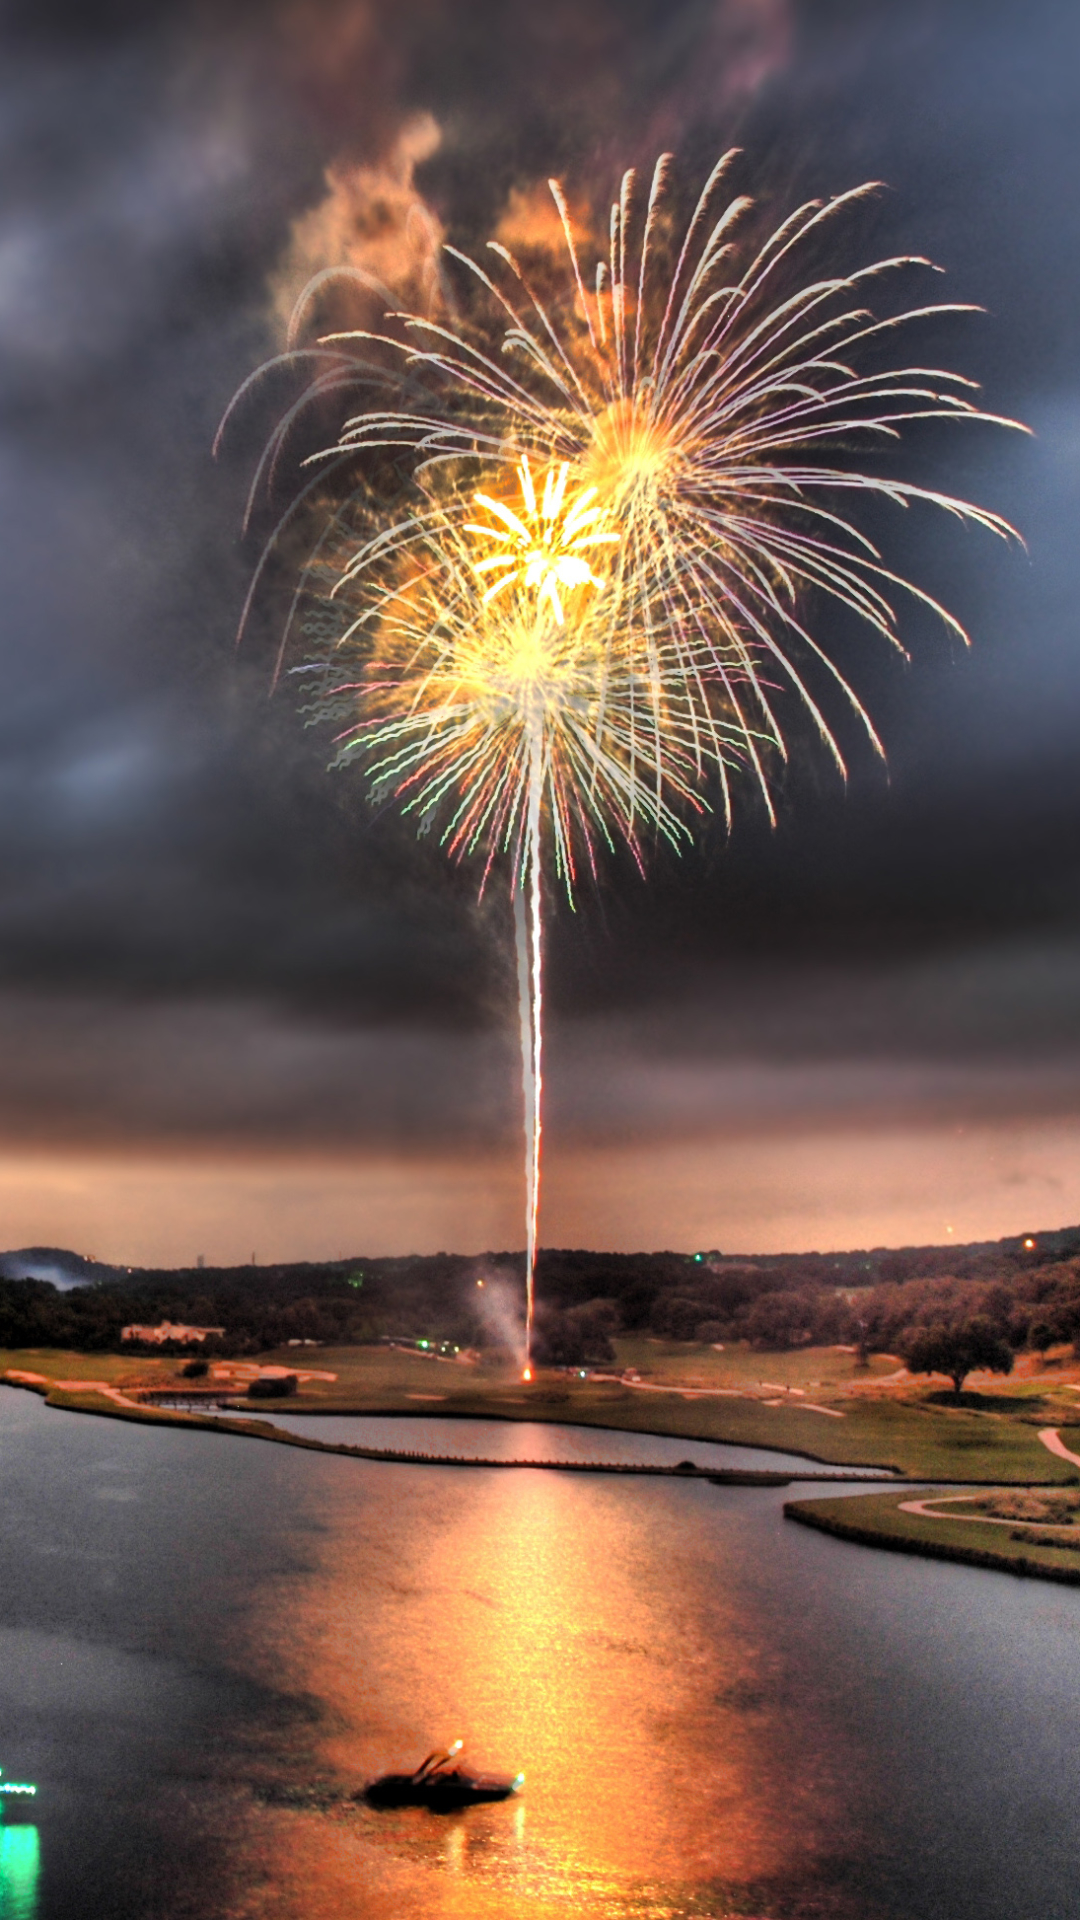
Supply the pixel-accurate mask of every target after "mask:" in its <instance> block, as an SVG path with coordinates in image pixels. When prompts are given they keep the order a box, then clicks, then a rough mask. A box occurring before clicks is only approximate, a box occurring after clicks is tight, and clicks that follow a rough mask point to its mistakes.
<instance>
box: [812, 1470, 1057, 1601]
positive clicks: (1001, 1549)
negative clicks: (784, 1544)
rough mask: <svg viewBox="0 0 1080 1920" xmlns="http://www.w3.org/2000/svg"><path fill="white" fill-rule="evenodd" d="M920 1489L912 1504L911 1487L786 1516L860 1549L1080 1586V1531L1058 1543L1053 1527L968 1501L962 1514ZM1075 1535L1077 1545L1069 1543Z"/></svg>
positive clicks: (934, 1492)
mask: <svg viewBox="0 0 1080 1920" xmlns="http://www.w3.org/2000/svg"><path fill="white" fill-rule="evenodd" d="M921 1491H922V1494H923V1498H922V1499H913V1498H912V1490H911V1489H910V1488H905V1490H904V1491H903V1493H884V1494H883V1493H874V1494H868V1495H866V1496H857V1497H856V1498H854V1499H845V1500H788V1501H786V1502H785V1504H784V1515H785V1518H787V1519H788V1520H797V1521H799V1522H800V1524H801V1525H802V1526H805V1527H816V1528H817V1530H818V1532H820V1533H829V1534H832V1535H833V1536H834V1538H835V1539H838V1540H851V1541H854V1542H856V1543H857V1544H859V1545H861V1546H866V1547H884V1548H886V1549H887V1550H888V1551H890V1552H892V1553H916V1554H921V1555H922V1556H923V1557H924V1558H926V1559H930V1560H954V1561H959V1562H961V1563H962V1564H964V1565H966V1566H972V1567H986V1568H990V1569H992V1570H996V1571H997V1572H1001V1573H1014V1574H1028V1575H1034V1576H1035V1577H1036V1578H1038V1579H1040V1580H1057V1581H1059V1582H1061V1583H1062V1584H1063V1585H1065V1586H1070V1587H1076V1586H1080V1527H1073V1528H1068V1529H1066V1528H1062V1529H1061V1530H1060V1533H1059V1535H1058V1536H1057V1538H1055V1537H1053V1536H1052V1535H1051V1534H1050V1532H1049V1530H1048V1529H1040V1528H1038V1527H1033V1526H1031V1525H1025V1524H1024V1523H1022V1522H1015V1523H1011V1524H1010V1523H1006V1522H1002V1523H1000V1524H998V1523H992V1522H989V1521H988V1520H987V1519H986V1517H985V1516H984V1515H983V1514H982V1513H979V1512H976V1511H975V1510H974V1503H969V1505H970V1506H971V1509H972V1510H971V1511H969V1512H967V1513H963V1512H957V1511H956V1509H955V1506H954V1505H952V1503H951V1501H949V1500H943V1499H942V1492H943V1490H942V1489H941V1488H940V1487H938V1488H936V1489H934V1488H930V1487H927V1488H925V1489H922V1490H921ZM935 1496H936V1498H935ZM918 1509H923V1510H922V1511H919V1510H918ZM1070 1533H1072V1534H1073V1535H1075V1544H1071V1543H1069V1540H1068V1535H1069V1534H1070Z"/></svg>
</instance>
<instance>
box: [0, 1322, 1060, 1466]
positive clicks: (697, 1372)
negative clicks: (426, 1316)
mask: <svg viewBox="0 0 1080 1920" xmlns="http://www.w3.org/2000/svg"><path fill="white" fill-rule="evenodd" d="M619 1348H620V1352H619V1359H620V1363H621V1364H623V1365H627V1366H636V1367H637V1368H638V1370H639V1371H640V1372H641V1374H642V1376H643V1378H645V1380H646V1385H647V1386H650V1385H653V1384H660V1383H665V1382H670V1383H671V1384H672V1386H673V1387H674V1389H675V1390H674V1391H672V1392H666V1391H665V1392H651V1391H643V1390H642V1389H641V1388H635V1387H632V1386H629V1385H625V1384H624V1383H623V1382H622V1381H621V1380H619V1379H613V1380H594V1379H587V1380H579V1379H577V1378H568V1377H567V1376H565V1375H554V1374H551V1375H543V1374H542V1375H541V1376H540V1378H539V1379H538V1380H537V1381H536V1382H534V1383H533V1384H531V1385H529V1386H526V1385H525V1384H524V1383H523V1382H522V1381H521V1380H520V1379H519V1378H518V1377H517V1374H516V1371H515V1370H514V1369H512V1368H510V1367H507V1366H500V1365H496V1364H494V1363H491V1362H482V1363H480V1364H478V1365H475V1366H465V1365H462V1364H461V1363H460V1362H452V1361H445V1362H444V1361H438V1360H434V1359H430V1358H428V1357H427V1356H425V1355H422V1354H418V1353H410V1352H398V1351H396V1350H393V1349H387V1348H378V1347H339V1348H330V1347H318V1348H306V1349H302V1350H301V1351H300V1352H298V1351H297V1350H296V1349H295V1348H285V1349H282V1350H280V1351H279V1352H277V1353H269V1354H263V1355H261V1356H260V1359H261V1360H262V1361H263V1363H264V1364H268V1363H273V1364H275V1365H284V1366H293V1367H299V1368H305V1367H310V1368H313V1369H317V1370H318V1371H320V1372H329V1373H333V1374H335V1375H336V1376H337V1377H336V1379H335V1380H333V1381H329V1380H312V1381H309V1382H305V1383H304V1385H303V1386H302V1388H301V1391H300V1393H299V1394H298V1395H297V1396H296V1398H295V1399H291V1400H290V1401H289V1402H288V1405H289V1409H290V1411H295V1412H302V1411H304V1410H305V1409H306V1410H307V1411H309V1412H312V1413H332V1412H340V1413H345V1412H356V1413H414V1414H415V1413H421V1412H431V1413H436V1412H438V1413H443V1414H448V1415H463V1416H464V1415H469V1416H472V1417H476V1418H481V1419H482V1418H485V1417H487V1418H491V1417H500V1418H505V1419H517V1420H522V1419H525V1420H559V1421H572V1422H576V1423H579V1424H581V1425H585V1426H605V1427H614V1428H618V1429H623V1430H625V1431H628V1432H636V1433H660V1434H670V1435H672V1436H674V1437H676V1438H680V1439H687V1440H721V1441H733V1442H738V1443H740V1444H742V1445H747V1446H755V1447H770V1448H776V1449H779V1450H781V1451H783V1452H791V1453H799V1454H803V1455H806V1456H808V1457H809V1458H811V1459H813V1460H817V1461H820V1462H822V1463H823V1464H827V1465H830V1466H836V1467H842V1466H848V1465H851V1466H855V1465H858V1466H880V1467H884V1468H888V1467H894V1468H898V1469H899V1470H900V1471H902V1472H903V1473H905V1474H907V1475H909V1476H910V1477H912V1478H917V1479H928V1480H931V1479H933V1480H951V1481H954V1482H955V1481H961V1482H962V1481H989V1482H997V1483H999V1484H1016V1483H1031V1482H1040V1483H1043V1484H1055V1483H1059V1482H1065V1481H1069V1480H1071V1479H1072V1478H1073V1477H1074V1475H1075V1474H1076V1473H1077V1469H1076V1468H1074V1467H1073V1466H1072V1465H1071V1464H1070V1463H1069V1462H1068V1461H1065V1460H1059V1459H1057V1458H1055V1457H1054V1456H1053V1455H1052V1454H1050V1453H1048V1452H1047V1451H1046V1449H1045V1447H1043V1446H1042V1445H1041V1443H1040V1441H1039V1439H1038V1433H1037V1427H1038V1425H1040V1424H1045V1425H1048V1426H1060V1427H1061V1428H1062V1429H1063V1430H1064V1431H1065V1440H1066V1445H1069V1446H1071V1447H1072V1448H1073V1449H1074V1451H1080V1435H1077V1434H1076V1433H1074V1434H1073V1435H1072V1438H1071V1439H1070V1436H1069V1430H1068V1425H1067V1423H1068V1422H1069V1421H1070V1420H1071V1421H1073V1422H1075V1421H1076V1420H1077V1415H1078V1409H1077V1408H1076V1407H1075V1405H1074V1404H1073V1402H1072V1400H1071V1399H1070V1400H1068V1401H1066V1400H1065V1399H1064V1398H1061V1399H1060V1400H1058V1401H1051V1400H1050V1399H1048V1398H1047V1397H1046V1395H1045V1394H1044V1393H1041V1394H1040V1395H1038V1396H1037V1397H1035V1398H1033V1397H1032V1395H1031V1394H1030V1393H1018V1394H1016V1395H1015V1396H1008V1395H1004V1394H1002V1393H1001V1392H1000V1391H999V1390H998V1388H997V1384H996V1383H995V1390H994V1392H993V1394H992V1395H989V1396H987V1401H986V1404H985V1406H983V1407H972V1406H965V1407H959V1408H958V1407H949V1406H947V1405H939V1404H935V1403H934V1402H933V1401H932V1400H931V1399H930V1398H928V1394H927V1390H924V1389H921V1388H920V1389H918V1390H916V1391H914V1392H911V1391H908V1392H906V1393H905V1394H904V1396H903V1397H898V1396H896V1395H894V1394H891V1393H890V1392H889V1391H888V1390H887V1389H885V1390H883V1391H881V1392H879V1393H870V1394H868V1395H866V1396H860V1395H855V1396H851V1397H844V1394H845V1389H846V1388H847V1387H849V1386H850V1385H852V1384H855V1385H857V1384H858V1383H860V1382H865V1381H867V1380H868V1379H871V1380H872V1379H873V1377H874V1373H875V1372H876V1373H877V1374H878V1375H880V1374H882V1373H888V1372H890V1371H892V1370H893V1364H894V1363H892V1362H890V1361H888V1360H883V1361H881V1362H879V1363H878V1364H877V1365H876V1367H875V1369H873V1370H872V1371H871V1372H870V1373H869V1374H868V1373H867V1371H866V1370H865V1369H863V1370H861V1371H860V1370H858V1369H857V1368H856V1366H855V1361H854V1356H852V1355H848V1354H842V1353H837V1352H835V1351H834V1350H832V1349H816V1350H814V1349H811V1350H809V1351H807V1352H802V1353H798V1354H758V1353H749V1352H747V1351H746V1350H745V1349H736V1350H734V1351H733V1352H731V1353H724V1354H718V1353H714V1352H713V1350H712V1349H710V1348H700V1347H697V1348H689V1347H685V1346H674V1345H671V1344H668V1343H661V1342H652V1341H644V1340H639V1341H621V1342H620V1343H619ZM182 1365H183V1361H182V1360H181V1359H163V1360H156V1359H151V1360H148V1359H143V1358H137V1357H134V1356H128V1355H108V1354H72V1353H61V1352H57V1351H55V1350H52V1349H44V1350H41V1349H35V1350H30V1351H23V1352H18V1353H0V1370H3V1369H6V1368H8V1367H11V1368H17V1369H21V1370H23V1371H27V1372H33V1373H41V1374H44V1375H45V1376H46V1377H47V1378H48V1379H49V1380H77V1379H78V1380H95V1379H96V1380H107V1381H109V1382H110V1383H111V1384H113V1385H117V1386H120V1387H124V1386H136V1385H141V1386H144V1387H157V1388H159V1389H161V1388H164V1387H168V1386H172V1385H176V1386H177V1387H179V1388H181V1389H183V1388H184V1387H185V1386H187V1385H188V1384H189V1383H187V1382H185V1381H183V1379H182V1377H181V1372H180V1369H181V1367H182ZM646 1370H647V1371H646ZM803 1382H805V1383H806V1388H805V1395H804V1397H805V1398H807V1399H809V1398H810V1396H811V1395H814V1396H816V1398H817V1399H818V1400H820V1403H821V1404H822V1405H829V1404H832V1406H833V1407H834V1409H835V1410H836V1411H837V1412H840V1413H842V1415H843V1417H842V1418H836V1417H831V1416H830V1415H829V1414H826V1413H819V1412H816V1411H813V1410H812V1409H811V1408H809V1407H805V1406H803V1405H802V1404H800V1399H799V1398H798V1397H796V1396H794V1395H792V1394H791V1393H790V1391H789V1392H788V1393H786V1394H783V1395H779V1394H777V1395H773V1394H772V1393H771V1391H770V1384H769V1383H771V1384H772V1386H780V1385H783V1386H786V1387H787V1388H788V1389H790V1388H792V1387H794V1386H797V1385H800V1384H802V1383H803ZM763 1383H764V1384H763ZM694 1386H708V1387H711V1388H713V1389H714V1391H715V1389H716V1388H717V1387H718V1386H726V1387H727V1389H728V1391H729V1392H730V1393H731V1396H732V1397H717V1398H701V1399H698V1398H684V1397H683V1395H684V1394H685V1393H687V1392H690V1391H692V1389H693V1387H694ZM237 1395H238V1397H242V1389H241V1388H238V1389H237ZM743 1396H751V1397H743ZM774 1397H775V1398H778V1399H780V1401H781V1404H779V1405H775V1406H769V1405H766V1404H765V1399H766V1398H774ZM80 1404H85V1402H83V1401H80ZM91 1404H92V1403H91ZM99 1405H101V1408H102V1411H104V1410H105V1409H106V1407H107V1405H108V1403H99ZM1014 1409H1015V1410H1014ZM251 1411H252V1413H253V1414H254V1415H255V1416H256V1417H257V1415H258V1413H259V1411H261V1406H260V1404H259V1403H251Z"/></svg>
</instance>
